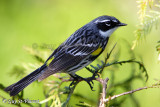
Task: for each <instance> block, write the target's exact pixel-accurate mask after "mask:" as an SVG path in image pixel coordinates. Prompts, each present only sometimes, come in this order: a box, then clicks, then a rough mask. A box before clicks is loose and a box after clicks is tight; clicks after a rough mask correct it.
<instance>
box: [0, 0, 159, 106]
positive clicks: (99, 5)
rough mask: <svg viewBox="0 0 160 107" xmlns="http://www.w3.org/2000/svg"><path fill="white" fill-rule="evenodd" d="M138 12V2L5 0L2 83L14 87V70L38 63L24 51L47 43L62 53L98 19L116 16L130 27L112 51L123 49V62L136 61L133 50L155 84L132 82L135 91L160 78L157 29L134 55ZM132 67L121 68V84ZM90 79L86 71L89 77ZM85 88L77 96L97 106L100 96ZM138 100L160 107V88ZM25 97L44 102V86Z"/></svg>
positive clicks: (0, 10) (0, 28)
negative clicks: (64, 45)
mask: <svg viewBox="0 0 160 107" xmlns="http://www.w3.org/2000/svg"><path fill="white" fill-rule="evenodd" d="M137 12H138V8H137V3H136V1H135V0H0V68H1V71H0V83H3V85H4V86H8V85H10V84H12V83H14V82H16V81H18V80H19V79H20V78H18V77H15V76H11V75H9V72H10V71H11V69H12V68H13V66H14V65H20V64H21V63H24V62H27V63H33V64H34V63H36V62H35V61H34V60H33V58H32V57H31V56H30V55H29V54H28V53H26V52H25V51H24V49H23V47H24V46H29V47H33V48H35V45H36V48H39V47H40V46H42V45H44V44H45V45H46V46H48V47H50V46H51V47H53V48H56V47H57V46H58V45H59V44H61V43H62V42H63V41H64V40H66V39H67V38H68V37H69V36H70V35H71V34H72V33H73V32H74V31H75V30H77V29H78V28H80V27H81V26H83V25H84V24H86V23H88V22H89V21H91V20H92V19H94V18H96V17H98V16H101V15H111V16H114V17H116V18H118V19H119V20H120V21H121V22H124V23H127V24H128V26H127V27H122V28H119V29H118V30H117V31H116V32H115V33H114V34H113V35H112V37H111V38H110V41H109V46H107V49H108V48H112V46H113V45H114V44H115V43H117V45H118V46H117V48H118V47H121V51H120V53H121V57H120V59H121V60H127V59H130V57H129V55H128V54H129V53H130V52H131V51H132V52H134V54H135V58H136V59H137V60H141V61H143V63H144V65H145V67H146V69H147V71H148V74H149V80H148V82H147V83H144V82H142V81H141V80H136V81H134V82H132V84H133V87H132V89H136V88H139V87H143V86H145V85H151V84H153V83H154V82H155V79H160V77H159V72H160V64H159V63H158V60H157V59H158V54H157V52H156V48H155V47H156V45H157V41H158V40H159V39H160V35H159V34H160V31H159V30H154V29H155V28H154V29H153V30H152V32H151V33H150V34H149V35H148V36H147V37H146V38H145V39H143V40H141V41H140V42H139V45H138V46H137V47H136V48H135V49H134V50H131V47H132V43H133V41H134V40H135V36H134V35H135V34H134V31H135V30H136V25H137V24H138V23H139V22H138V15H137ZM48 50H49V51H50V54H51V53H52V50H50V49H49V48H48ZM106 51H107V52H109V51H108V50H106ZM101 57H102V56H100V58H101ZM129 67H130V65H128V64H127V65H124V66H122V67H120V69H119V71H117V76H116V78H117V79H116V80H117V81H121V80H123V77H124V78H125V77H126V75H127V73H128V72H131V71H130V68H129ZM81 71H84V70H81ZM135 72H138V71H135ZM86 74H87V73H86V72H83V75H86ZM106 77H107V74H106ZM121 78H122V79H121ZM83 84H85V83H81V85H79V86H78V87H77V90H76V91H75V93H81V94H83V95H84V96H86V98H89V99H92V100H93V101H96V100H98V99H97V98H96V96H95V93H96V92H91V91H90V89H89V87H88V86H86V87H87V88H85V89H84V88H81V87H83ZM85 85H86V84H85ZM78 88H80V90H78ZM120 92H121V91H120ZM117 94H118V93H117ZM0 95H2V96H5V97H7V98H9V95H8V94H6V93H4V92H3V91H1V90H0ZM133 95H134V96H135V97H136V99H137V100H138V101H139V104H140V107H151V106H152V107H158V106H160V89H158V88H157V89H148V90H144V91H140V92H137V93H134V94H133ZM24 96H25V98H29V99H35V100H36V99H39V100H44V96H43V94H42V83H38V84H32V85H30V86H28V87H27V88H26V89H25V95H24ZM132 103H133V102H132V101H130V100H129V99H128V100H126V101H125V102H124V103H123V107H132V106H133V107H135V105H134V104H132ZM0 105H2V106H4V107H5V106H8V107H9V106H11V105H8V104H5V103H3V102H2V99H0ZM12 106H13V105H12Z"/></svg>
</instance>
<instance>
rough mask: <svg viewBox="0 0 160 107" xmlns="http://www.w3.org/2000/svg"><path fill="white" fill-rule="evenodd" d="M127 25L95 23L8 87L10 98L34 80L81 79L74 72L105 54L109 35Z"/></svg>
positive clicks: (104, 18) (100, 19)
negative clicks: (54, 77) (55, 76)
mask: <svg viewBox="0 0 160 107" xmlns="http://www.w3.org/2000/svg"><path fill="white" fill-rule="evenodd" d="M126 25H127V24H124V23H121V22H120V21H119V20H118V19H116V18H115V17H112V16H106V15H105V16H100V17H98V18H96V19H94V20H92V21H91V22H89V23H88V24H86V25H84V26H83V27H81V28H80V29H78V30H77V31H75V32H74V33H73V34H72V35H71V36H70V37H69V38H68V39H67V40H66V41H65V42H64V43H62V44H61V45H60V46H59V47H58V48H57V49H55V50H54V52H53V53H52V54H51V55H50V57H49V58H48V59H47V60H46V62H45V63H44V64H43V65H42V66H41V67H39V68H38V69H36V70H35V71H33V72H32V73H30V74H29V75H27V76H26V77H24V78H23V79H21V80H20V81H18V82H16V83H14V84H12V85H10V86H8V87H7V88H5V91H9V92H10V96H15V95H17V94H18V93H19V92H20V91H22V90H23V89H24V88H25V87H27V86H28V85H29V84H31V83H32V82H33V81H36V80H38V81H41V80H43V79H45V78H47V77H48V76H50V75H52V74H55V73H68V74H69V75H71V76H72V77H73V78H77V77H80V76H78V75H76V74H75V72H76V71H78V70H80V69H82V68H84V67H86V66H87V65H89V64H90V63H91V62H93V61H94V60H95V59H96V58H97V57H98V56H99V55H100V54H101V53H102V52H103V51H104V49H105V47H106V45H107V43H108V40H109V37H110V35H111V34H112V33H113V32H114V31H115V30H116V29H117V28H118V27H120V26H126Z"/></svg>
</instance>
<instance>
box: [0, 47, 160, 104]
mask: <svg viewBox="0 0 160 107" xmlns="http://www.w3.org/2000/svg"><path fill="white" fill-rule="evenodd" d="M114 47H115V46H114ZM114 47H113V49H114ZM24 49H25V50H26V51H27V52H29V53H30V54H31V55H32V56H33V57H34V58H35V59H36V61H37V62H38V64H36V65H32V64H23V66H22V65H20V66H15V67H14V68H13V71H12V72H11V74H15V75H16V76H21V77H23V76H24V75H26V74H27V73H28V72H29V71H31V70H32V69H33V68H36V67H37V66H40V65H41V64H42V63H43V62H44V59H45V58H44V56H45V55H44V52H45V51H46V50H45V51H42V50H41V51H38V50H35V49H32V48H29V47H25V48H24ZM113 49H112V50H111V51H110V53H109V54H107V56H106V58H105V60H104V61H101V64H97V65H96V66H93V65H90V67H86V69H87V70H88V71H89V72H91V73H92V75H93V76H92V77H93V78H92V77H88V78H86V79H88V80H90V79H91V81H90V82H91V83H92V84H94V82H93V80H96V81H102V80H103V79H102V76H103V74H102V73H103V72H104V71H105V68H106V67H109V66H113V67H114V66H115V65H123V64H125V63H131V64H134V63H136V64H138V65H139V69H140V70H141V72H142V73H145V77H146V80H148V74H147V71H146V69H145V67H144V65H143V63H142V62H139V61H135V60H134V59H131V60H125V61H116V60H117V59H114V60H113V62H109V59H110V57H111V53H112V51H113ZM17 71H18V72H17ZM112 72H113V71H112ZM111 75H112V76H111V78H110V80H111V84H110V85H109V86H108V88H107V90H108V91H107V95H110V96H113V97H114V95H115V92H116V89H117V88H122V89H124V90H125V91H128V90H130V89H131V87H132V85H131V82H132V81H133V80H136V79H142V78H143V77H142V75H141V73H138V74H135V73H134V71H133V72H132V73H131V75H130V76H129V77H128V79H126V80H124V81H121V82H115V81H114V79H115V78H114V77H115V76H114V75H115V74H114V73H111ZM12 76H13V75H12ZM71 81H73V78H70V77H69V76H68V75H67V74H65V75H61V74H54V79H53V78H49V79H48V78H47V79H46V80H44V82H43V94H44V96H45V98H46V99H44V100H43V101H40V103H39V104H40V105H41V104H45V105H46V106H51V107H60V106H63V107H65V106H74V105H72V103H70V99H71V96H74V97H78V99H79V103H78V104H76V106H79V107H91V106H95V105H98V104H97V103H95V102H94V103H93V104H90V103H89V102H90V101H89V99H86V101H85V102H84V101H81V99H83V96H82V95H77V94H74V90H75V87H76V86H77V84H78V83H79V82H81V81H83V80H79V81H77V82H75V83H74V86H73V87H71V89H69V87H68V86H65V88H64V86H63V85H62V84H64V83H65V82H71ZM100 84H101V82H100ZM101 85H103V84H101ZM101 85H99V89H100V93H101V92H102V86H101ZM155 86H159V84H158V85H155ZM4 88H5V87H4V86H3V85H2V84H1V86H0V89H1V90H4ZM64 96H66V98H65V99H64ZM1 97H2V96H1ZM129 97H130V98H131V99H132V101H133V102H134V103H135V105H136V106H139V104H138V101H137V100H136V98H135V97H134V96H132V95H130V96H129ZM2 98H3V99H4V97H2ZM12 98H13V99H25V98H23V91H22V92H21V94H18V95H17V96H15V97H12ZM99 98H100V96H99ZM109 98H110V97H109ZM125 100H126V98H125V97H124V98H122V99H121V100H113V101H110V100H106V101H107V102H108V104H109V105H110V106H111V105H112V106H120V105H121V104H122V103H123V102H124V101H125ZM25 104H26V105H28V106H33V105H32V104H30V103H25ZM39 104H38V105H39ZM16 105H17V106H22V105H21V104H16ZM38 105H37V106H38ZM40 105H39V106H40Z"/></svg>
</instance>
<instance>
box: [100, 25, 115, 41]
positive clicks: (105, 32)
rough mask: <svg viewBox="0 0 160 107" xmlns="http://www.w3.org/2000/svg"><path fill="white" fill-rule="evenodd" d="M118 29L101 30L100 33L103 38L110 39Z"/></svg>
mask: <svg viewBox="0 0 160 107" xmlns="http://www.w3.org/2000/svg"><path fill="white" fill-rule="evenodd" d="M117 28H118V27H115V28H113V29H110V30H107V31H102V30H100V31H99V33H100V34H101V35H102V36H103V37H105V38H106V37H110V36H111V34H112V33H113V32H114V31H115V30H116V29H117Z"/></svg>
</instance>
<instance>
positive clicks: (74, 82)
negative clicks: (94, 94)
mask: <svg viewBox="0 0 160 107" xmlns="http://www.w3.org/2000/svg"><path fill="white" fill-rule="evenodd" d="M70 76H71V77H72V78H73V81H72V82H71V84H70V85H69V89H71V86H73V85H76V84H77V83H78V82H79V81H82V80H84V81H86V82H87V83H88V85H89V86H90V88H91V90H92V91H95V90H93V85H94V82H93V80H95V79H96V76H97V74H96V73H94V74H93V76H92V77H89V78H83V77H81V76H79V75H74V76H73V75H70Z"/></svg>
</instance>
